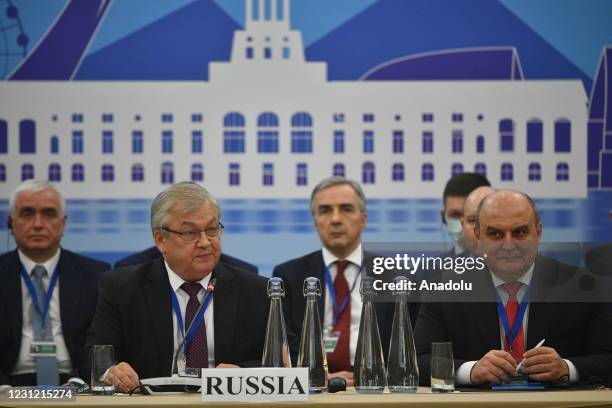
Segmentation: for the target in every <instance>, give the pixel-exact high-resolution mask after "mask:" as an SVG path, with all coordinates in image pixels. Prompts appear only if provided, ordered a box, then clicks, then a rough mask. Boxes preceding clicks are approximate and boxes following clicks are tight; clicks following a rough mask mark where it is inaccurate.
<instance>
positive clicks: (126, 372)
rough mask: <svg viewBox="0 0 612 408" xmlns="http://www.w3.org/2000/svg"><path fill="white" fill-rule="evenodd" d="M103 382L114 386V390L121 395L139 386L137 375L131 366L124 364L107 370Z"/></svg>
mask: <svg viewBox="0 0 612 408" xmlns="http://www.w3.org/2000/svg"><path fill="white" fill-rule="evenodd" d="M104 382H105V383H106V384H112V385H114V386H115V390H117V391H119V392H123V393H128V392H130V390H131V389H133V388H135V387H137V386H138V385H140V380H139V379H138V374H136V371H134V369H133V368H132V366H130V365H129V364H128V363H125V362H124V363H119V364H117V365H114V366H112V367H111V368H109V369H108V372H107V373H106V377H104Z"/></svg>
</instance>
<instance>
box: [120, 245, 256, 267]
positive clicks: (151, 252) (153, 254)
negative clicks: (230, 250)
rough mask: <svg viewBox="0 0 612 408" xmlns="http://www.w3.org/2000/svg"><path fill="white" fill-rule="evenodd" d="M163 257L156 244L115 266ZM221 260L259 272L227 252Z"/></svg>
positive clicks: (136, 263)
mask: <svg viewBox="0 0 612 408" xmlns="http://www.w3.org/2000/svg"><path fill="white" fill-rule="evenodd" d="M161 257H162V254H161V252H159V249H157V247H156V246H152V247H150V248H147V249H145V250H144V251H140V252H136V253H135V254H132V255H128V256H126V257H125V258H122V259H120V260H118V261H117V262H115V268H120V267H122V266H132V265H138V264H141V263H145V262H149V261H153V260H155V259H159V258H161ZM219 262H222V263H224V264H229V265H231V266H235V267H238V268H242V269H244V270H245V271H249V272H253V273H257V267H256V266H255V265H253V264H250V263H248V262H245V261H243V260H241V259H238V258H234V257H233V256H229V255H227V254H221V257H220V258H219Z"/></svg>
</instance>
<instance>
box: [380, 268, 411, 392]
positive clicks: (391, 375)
mask: <svg viewBox="0 0 612 408" xmlns="http://www.w3.org/2000/svg"><path fill="white" fill-rule="evenodd" d="M393 282H394V283H395V284H396V287H401V288H407V285H406V284H407V282H408V279H407V278H406V277H405V276H397V277H396V278H395V279H393ZM400 285H401V286H400ZM408 295H409V293H408V290H407V289H405V290H404V289H400V290H396V291H395V292H394V296H395V312H394V314H393V327H392V329H391V345H390V346H389V358H388V359H387V384H388V385H389V391H391V392H416V391H417V388H418V386H419V366H418V363H417V356H416V350H415V347H414V337H413V335H412V324H411V322H410V313H409V311H408Z"/></svg>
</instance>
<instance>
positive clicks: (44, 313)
mask: <svg viewBox="0 0 612 408" xmlns="http://www.w3.org/2000/svg"><path fill="white" fill-rule="evenodd" d="M21 277H22V278H23V280H24V282H25V284H26V287H27V288H28V292H29V293H30V297H31V298H32V304H33V305H34V307H35V308H36V311H37V312H38V314H39V315H40V318H41V325H42V327H44V326H45V320H47V315H48V314H49V306H50V305H51V297H52V296H53V290H54V289H55V286H56V285H57V278H58V277H59V270H58V269H57V266H56V267H55V271H53V275H51V280H50V281H49V287H48V288H47V294H46V295H45V304H44V309H41V308H40V303H38V295H37V294H36V289H35V288H34V282H32V278H30V275H28V273H27V272H26V270H25V268H24V267H23V265H22V266H21Z"/></svg>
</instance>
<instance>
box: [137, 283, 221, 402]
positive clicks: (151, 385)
mask: <svg viewBox="0 0 612 408" xmlns="http://www.w3.org/2000/svg"><path fill="white" fill-rule="evenodd" d="M216 284H217V279H216V278H211V279H210V282H209V283H208V286H207V287H206V292H205V293H204V297H203V298H202V302H201V303H200V306H199V307H198V310H197V311H196V313H195V316H197V315H198V314H199V313H200V311H201V310H202V307H204V303H206V300H207V299H208V297H209V296H212V294H213V292H214V291H215V286H216ZM202 321H204V319H202ZM195 322H196V319H195V318H194V319H193V320H192V321H191V323H190V324H189V327H188V328H187V330H185V336H183V339H182V340H181V342H180V343H179V345H178V347H177V349H176V352H175V353H174V357H173V358H172V372H171V376H170V377H157V378H148V379H143V380H141V383H142V387H143V388H144V390H145V393H146V394H149V395H156V394H163V393H166V392H184V391H186V390H187V387H189V386H194V387H198V389H199V387H201V385H202V380H201V379H200V378H199V377H197V378H196V377H181V376H180V375H179V374H178V356H179V354H180V351H181V349H182V348H183V346H184V344H185V340H186V338H187V336H186V334H187V333H189V331H190V330H191V328H192V326H193V325H194V324H195Z"/></svg>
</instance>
